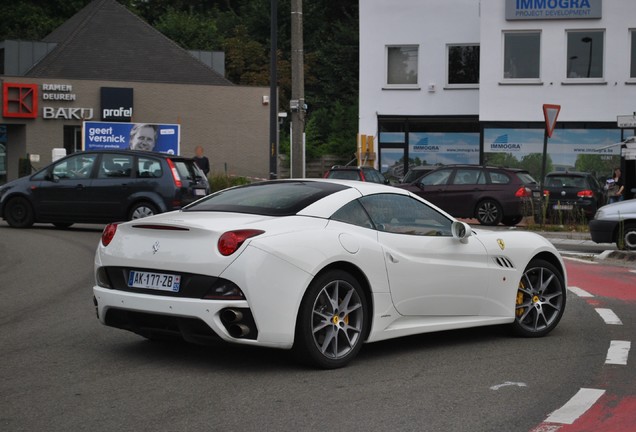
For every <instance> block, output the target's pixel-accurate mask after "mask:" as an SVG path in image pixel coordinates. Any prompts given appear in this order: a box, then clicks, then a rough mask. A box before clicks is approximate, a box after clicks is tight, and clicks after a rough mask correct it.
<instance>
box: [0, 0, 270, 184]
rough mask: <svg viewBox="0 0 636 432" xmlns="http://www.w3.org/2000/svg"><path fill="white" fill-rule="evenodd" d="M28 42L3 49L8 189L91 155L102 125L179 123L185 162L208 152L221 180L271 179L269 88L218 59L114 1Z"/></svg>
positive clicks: (0, 125) (2, 148)
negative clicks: (91, 139)
mask: <svg viewBox="0 0 636 432" xmlns="http://www.w3.org/2000/svg"><path fill="white" fill-rule="evenodd" d="M20 44H21V45H23V46H22V48H23V49H21V50H19V51H15V50H9V49H7V48H8V47H11V48H13V47H14V46H15V44H14V43H9V42H8V41H5V42H4V43H0V54H2V55H1V56H0V59H2V65H0V85H1V87H2V112H1V113H0V114H1V117H0V184H2V183H5V182H6V181H8V180H12V179H15V178H17V177H18V176H19V175H20V174H23V173H24V171H25V170H24V168H25V166H24V165H25V161H27V162H26V164H27V168H28V165H29V163H30V165H32V168H34V169H38V168H41V167H44V166H45V165H47V164H48V163H50V162H51V161H52V160H53V158H54V153H55V154H57V153H59V150H58V149H63V152H65V153H67V154H68V153H72V152H75V151H79V150H82V148H83V145H84V139H83V134H82V126H83V124H84V122H101V121H106V122H132V123H155V124H170V125H178V126H179V127H178V130H179V137H178V139H179V153H180V154H181V155H183V156H193V155H194V149H195V147H196V146H198V145H201V146H202V147H203V148H204V150H205V154H206V156H208V158H209V159H210V162H211V167H212V173H228V174H236V175H241V176H248V177H254V178H269V156H270V155H269V136H268V131H269V106H268V97H269V87H243V86H236V85H233V84H232V83H231V82H229V81H228V80H226V79H225V78H224V77H223V75H222V74H220V73H219V72H217V71H216V70H214V69H213V68H212V67H211V64H212V63H214V62H218V55H215V56H214V58H211V59H210V61H209V62H207V63H209V64H210V65H208V64H205V62H204V61H201V60H200V59H199V58H201V56H202V55H205V53H189V52H187V51H185V50H184V49H182V48H181V47H179V46H177V44H175V43H174V42H173V41H171V40H169V39H167V38H166V37H165V36H163V35H162V34H161V33H159V32H157V31H156V30H155V29H153V28H152V27H151V26H149V25H148V24H147V23H145V22H144V21H143V20H141V19H140V18H139V17H137V16H136V15H134V14H133V13H131V12H130V11H128V10H127V9H126V8H125V7H124V6H122V5H120V4H119V3H117V2H116V1H115V0H94V1H93V2H91V3H90V4H89V5H87V6H86V7H85V8H84V9H82V10H81V11H80V12H78V13H77V14H76V15H75V16H73V17H72V18H70V19H69V20H68V21H67V22H66V23H64V24H63V25H62V26H61V27H60V28H58V29H56V30H55V31H54V32H52V33H51V34H50V35H48V36H47V37H46V38H45V39H44V40H43V41H37V42H24V41H22V42H20ZM14 52H19V53H20V55H15V56H13V57H12V56H10V55H9V54H10V53H14ZM27 54H28V55H27ZM195 54H196V57H197V58H195ZM118 95H119V96H118Z"/></svg>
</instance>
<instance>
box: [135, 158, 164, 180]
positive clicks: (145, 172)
mask: <svg viewBox="0 0 636 432" xmlns="http://www.w3.org/2000/svg"><path fill="white" fill-rule="evenodd" d="M162 174H163V171H162V169H161V163H160V162H159V160H157V159H153V158H147V157H140V158H139V160H138V161H137V177H142V178H158V177H161V175H162Z"/></svg>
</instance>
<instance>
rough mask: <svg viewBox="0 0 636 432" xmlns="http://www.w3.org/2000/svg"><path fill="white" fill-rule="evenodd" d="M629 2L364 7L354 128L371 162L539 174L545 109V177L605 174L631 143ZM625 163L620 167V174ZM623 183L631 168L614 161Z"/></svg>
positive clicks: (540, 0) (426, 2) (374, 1)
mask: <svg viewBox="0 0 636 432" xmlns="http://www.w3.org/2000/svg"><path fill="white" fill-rule="evenodd" d="M634 17H636V2H634V1H633V0H605V1H604V2H603V1H602V0H481V1H479V0H444V1H441V0H364V1H361V2H360V119H359V132H360V134H365V135H369V136H374V137H375V141H376V143H377V144H376V152H377V156H378V157H377V159H376V161H375V162H376V165H377V166H378V167H379V168H380V169H381V170H382V171H383V172H385V173H389V174H396V175H400V174H401V173H402V172H403V170H405V169H407V168H408V166H409V165H411V166H412V165H413V164H449V163H473V164H477V163H482V164H485V163H488V164H497V165H502V164H505V165H516V166H522V167H525V168H527V169H529V170H530V171H531V172H532V173H533V174H535V176H537V177H538V174H539V173H540V170H539V171H537V167H538V166H540V164H541V163H540V161H541V156H542V152H543V145H544V131H545V129H546V121H545V117H544V110H543V106H544V104H553V105H559V106H560V111H559V114H558V119H557V120H558V121H557V123H556V128H555V130H554V133H553V134H552V136H551V137H550V138H549V139H548V140H547V153H548V156H549V158H548V169H549V170H550V169H555V170H560V169H577V170H585V171H597V174H598V175H609V174H610V173H611V168H612V167H613V166H614V165H618V164H620V163H621V157H620V154H621V148H620V146H613V147H607V146H609V145H611V144H614V143H617V142H620V141H622V140H623V139H624V138H626V137H627V136H631V135H633V133H634V131H633V129H621V128H619V127H618V124H617V117H618V116H625V115H632V114H634V112H635V111H636V19H635V18H634ZM625 165H627V166H625ZM623 168H624V169H623V172H624V174H626V175H627V176H626V178H627V181H628V182H630V181H631V184H632V186H631V187H634V185H633V183H634V182H635V180H634V177H635V174H636V173H635V170H634V162H633V161H627V163H625V162H624V161H623Z"/></svg>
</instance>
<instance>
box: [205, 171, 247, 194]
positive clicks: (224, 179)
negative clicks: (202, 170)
mask: <svg viewBox="0 0 636 432" xmlns="http://www.w3.org/2000/svg"><path fill="white" fill-rule="evenodd" d="M208 181H209V182H210V192H217V191H220V190H223V189H227V188H229V187H232V186H240V185H245V184H250V183H251V181H250V180H249V179H248V178H247V177H239V176H236V177H233V176H227V175H225V174H213V175H210V176H209V177H208Z"/></svg>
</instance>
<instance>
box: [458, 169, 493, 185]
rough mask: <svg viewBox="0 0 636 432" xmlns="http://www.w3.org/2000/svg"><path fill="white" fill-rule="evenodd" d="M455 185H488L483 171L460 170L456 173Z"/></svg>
mask: <svg viewBox="0 0 636 432" xmlns="http://www.w3.org/2000/svg"><path fill="white" fill-rule="evenodd" d="M453 184H456V185H466V184H469V185H474V184H486V177H485V176H484V173H483V171H482V170H477V169H465V168H458V169H457V171H456V172H455V179H454V180H453Z"/></svg>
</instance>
